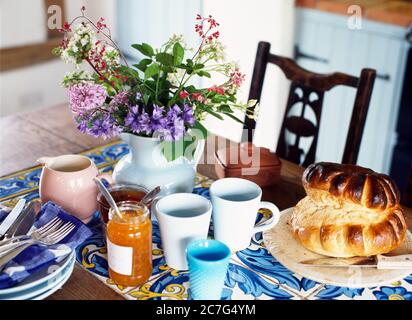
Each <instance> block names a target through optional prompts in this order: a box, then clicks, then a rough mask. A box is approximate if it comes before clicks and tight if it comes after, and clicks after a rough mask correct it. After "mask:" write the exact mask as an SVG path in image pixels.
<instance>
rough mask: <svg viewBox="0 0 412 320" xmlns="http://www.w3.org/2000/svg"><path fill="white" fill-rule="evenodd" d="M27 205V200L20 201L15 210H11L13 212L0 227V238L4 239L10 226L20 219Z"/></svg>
mask: <svg viewBox="0 0 412 320" xmlns="http://www.w3.org/2000/svg"><path fill="white" fill-rule="evenodd" d="M25 204H26V200H25V199H20V200H19V201H18V202H17V204H16V206H15V207H14V208H13V210H11V212H10V213H9V214H8V215H7V217H6V218H5V219H4V220H3V222H2V224H1V225H0V238H2V237H3V236H4V235H5V234H6V232H7V231H8V230H9V228H10V226H11V225H12V224H13V222H14V221H15V220H16V219H17V218H18V216H19V215H20V213H21V211H22V210H23V208H24V205H25Z"/></svg>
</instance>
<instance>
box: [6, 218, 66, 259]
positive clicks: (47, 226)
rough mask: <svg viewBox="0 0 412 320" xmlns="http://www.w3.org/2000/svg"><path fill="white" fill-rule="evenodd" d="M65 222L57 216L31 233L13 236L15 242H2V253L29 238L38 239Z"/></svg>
mask: <svg viewBox="0 0 412 320" xmlns="http://www.w3.org/2000/svg"><path fill="white" fill-rule="evenodd" d="M63 224H64V222H63V220H61V219H60V218H58V217H55V218H54V219H53V220H51V221H49V222H48V223H47V224H45V225H44V226H42V227H41V228H38V229H35V230H33V232H31V233H29V234H28V235H21V236H17V237H14V238H12V240H13V242H11V243H10V242H6V243H0V255H1V254H2V253H5V252H7V251H9V250H12V249H14V248H16V247H18V246H19V245H21V244H22V243H23V242H24V241H25V242H27V241H29V240H36V239H41V238H43V237H45V236H47V235H49V234H50V233H52V232H54V231H56V230H57V229H58V228H60V227H61V226H62V225H63Z"/></svg>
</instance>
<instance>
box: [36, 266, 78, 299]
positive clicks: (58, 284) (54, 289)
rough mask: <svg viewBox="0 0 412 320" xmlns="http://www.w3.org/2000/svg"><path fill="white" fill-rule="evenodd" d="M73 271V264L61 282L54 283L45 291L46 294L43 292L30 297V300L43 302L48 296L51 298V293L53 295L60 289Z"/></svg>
mask: <svg viewBox="0 0 412 320" xmlns="http://www.w3.org/2000/svg"><path fill="white" fill-rule="evenodd" d="M73 269H74V264H73V267H72V268H71V269H70V272H68V273H67V274H66V275H65V276H64V277H63V278H62V279H61V280H60V282H58V283H56V285H55V286H54V287H53V288H51V289H49V290H47V291H46V292H43V293H41V294H39V295H37V296H35V297H31V298H30V300H43V299H46V298H47V297H48V296H51V295H52V294H53V293H55V292H56V291H57V290H59V289H61V287H62V286H63V285H64V284H65V283H66V282H67V280H69V279H70V276H71V275H72V272H73Z"/></svg>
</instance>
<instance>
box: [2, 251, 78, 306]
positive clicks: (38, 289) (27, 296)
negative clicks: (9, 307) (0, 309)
mask: <svg viewBox="0 0 412 320" xmlns="http://www.w3.org/2000/svg"><path fill="white" fill-rule="evenodd" d="M75 262H76V256H75V253H74V252H72V253H71V254H70V255H69V256H68V257H67V258H65V259H63V260H62V261H61V262H58V263H56V264H54V265H52V266H50V267H48V268H47V269H45V270H42V271H39V272H38V273H37V274H35V275H33V276H32V277H30V278H29V279H26V280H25V281H24V282H22V283H20V284H19V285H17V286H14V287H12V288H7V289H0V300H42V299H44V298H46V297H48V296H50V295H51V294H53V293H54V292H56V291H57V290H58V289H60V288H61V287H62V285H63V284H64V283H65V282H66V281H67V280H68V279H69V278H70V275H71V274H72V272H73V268H74V263H75Z"/></svg>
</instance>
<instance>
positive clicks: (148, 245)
mask: <svg viewBox="0 0 412 320" xmlns="http://www.w3.org/2000/svg"><path fill="white" fill-rule="evenodd" d="M117 206H118V208H119V211H120V213H121V217H120V216H119V215H118V214H116V213H115V212H114V211H113V210H112V209H111V210H110V216H111V217H112V218H111V220H110V221H109V222H108V224H107V256H108V263H109V276H110V278H111V279H112V280H113V281H114V282H115V283H116V284H118V285H122V286H138V285H142V284H144V283H146V282H147V280H148V279H149V278H150V275H151V274H152V223H151V220H150V214H149V210H148V208H147V207H146V206H145V205H143V204H140V203H138V202H135V201H122V202H119V203H118V204H117Z"/></svg>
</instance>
